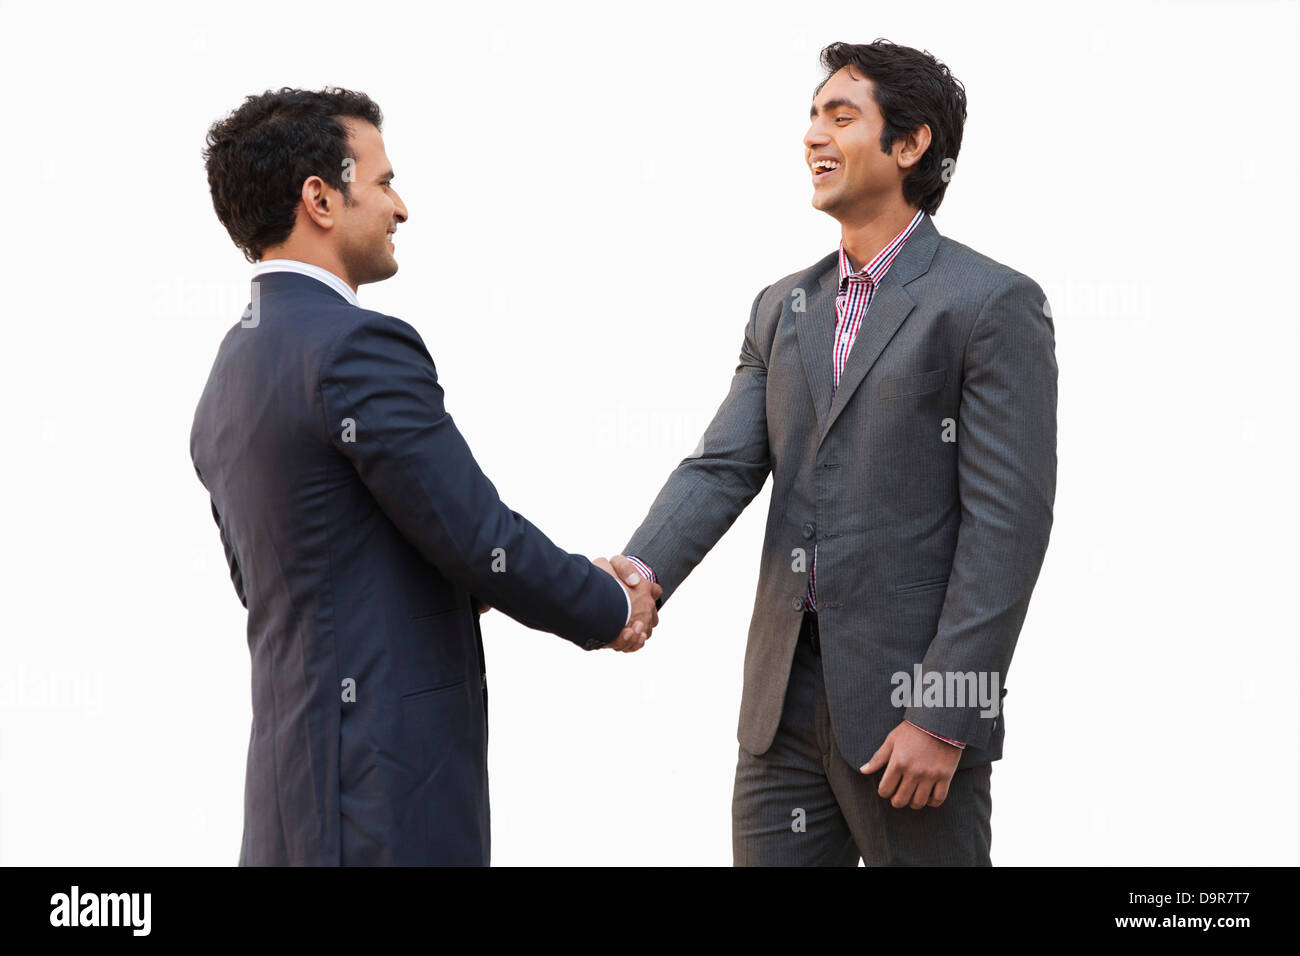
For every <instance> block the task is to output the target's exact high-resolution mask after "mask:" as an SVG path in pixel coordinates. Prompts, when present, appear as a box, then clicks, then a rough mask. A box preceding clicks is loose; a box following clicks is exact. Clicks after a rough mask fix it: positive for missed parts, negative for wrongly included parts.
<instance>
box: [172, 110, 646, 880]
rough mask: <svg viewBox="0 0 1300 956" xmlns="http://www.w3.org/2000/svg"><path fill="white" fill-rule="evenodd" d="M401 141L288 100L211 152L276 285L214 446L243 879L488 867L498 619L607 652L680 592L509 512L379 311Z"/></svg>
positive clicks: (230, 375) (253, 116)
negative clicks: (383, 868) (490, 629)
mask: <svg viewBox="0 0 1300 956" xmlns="http://www.w3.org/2000/svg"><path fill="white" fill-rule="evenodd" d="M382 121H383V118H382V114H381V113H380V110H379V108H378V106H376V105H375V104H374V103H373V102H372V101H371V100H370V99H369V98H368V97H367V96H365V95H364V94H361V93H355V92H352V91H348V90H340V89H327V90H323V91H320V92H308V91H302V90H290V89H282V90H279V91H277V92H270V91H268V92H267V93H264V94H262V95H260V96H250V97H248V98H247V99H246V100H245V102H244V103H243V105H242V106H241V107H240V108H239V109H238V110H236V111H235V112H234V113H232V114H231V115H230V116H229V117H227V118H226V119H224V120H222V121H220V122H218V123H216V124H215V125H214V126H213V127H212V128H211V129H210V130H209V132H208V137H207V148H206V149H205V151H204V159H205V163H206V166H207V175H208V183H209V186H210V188H211V192H212V201H213V205H214V207H215V209H216V212H217V216H218V218H219V219H220V220H221V222H222V224H223V225H224V226H225V227H226V229H227V231H228V232H229V233H230V236H231V238H232V239H233V240H234V242H235V244H236V245H237V246H239V248H240V249H241V250H243V252H244V254H245V256H246V257H247V258H248V259H249V261H251V262H256V263H257V266H256V267H255V269H254V277H253V286H252V298H251V301H250V303H249V307H248V308H247V309H246V310H245V314H244V317H243V318H242V319H241V320H240V322H239V323H238V324H236V325H235V326H234V327H233V328H232V329H231V330H230V331H229V333H228V334H227V335H226V337H225V339H224V341H223V342H222V344H221V347H220V349H219V350H218V352H217V358H216V362H215V363H214V364H213V367H212V373H211V375H210V377H209V379H208V383H207V387H206V388H205V389H204V391H203V396H202V398H201V399H200V401H199V405H198V409H197V411H196V412H195V416H194V427H193V432H192V435H191V441H190V451H191V456H192V458H193V461H194V466H195V469H196V470H197V472H198V475H199V479H200V481H202V482H203V484H204V486H205V487H206V488H207V490H208V492H209V494H210V496H211V503H212V514H213V517H214V518H215V519H216V522H217V526H218V528H219V529H220V532H221V541H222V544H223V545H224V547H225V551H226V556H227V560H228V561H229V564H230V574H231V579H232V581H233V582H234V586H235V591H236V593H237V594H238V595H239V599H240V601H242V602H243V604H244V605H245V607H247V608H248V646H249V651H250V653H251V655H252V685H253V688H252V689H253V725H252V731H251V734H250V738H249V746H248V765H247V776H246V780H245V792H244V835H243V847H242V850H241V853H240V864H241V865H356V864H362V865H365V864H469V865H486V864H487V863H488V861H489V847H490V840H489V813H488V780H487V736H488V721H487V680H486V676H485V673H486V670H485V666H484V660H483V642H482V636H481V633H480V630H479V623H478V613H479V611H480V610H481V609H483V608H484V607H487V606H490V607H496V608H499V609H500V610H501V611H502V612H504V613H505V614H507V615H509V616H510V617H513V618H514V619H516V620H518V621H520V622H521V623H523V624H525V625H527V626H528V627H531V628H536V629H538V630H543V631H549V632H551V633H554V634H558V635H559V636H561V637H563V638H565V639H567V640H570V641H572V642H574V643H575V644H577V645H578V646H580V647H582V648H584V649H588V650H591V649H595V648H599V647H612V648H614V649H615V650H623V651H629V650H635V649H636V648H638V647H640V646H641V643H642V641H643V639H644V637H646V636H648V635H649V633H650V631H651V629H652V628H653V626H654V625H655V624H656V623H657V617H656V614H655V600H656V599H657V598H658V597H659V595H660V594H661V590H660V588H659V587H658V585H656V584H654V583H653V582H649V581H644V580H642V581H638V582H636V583H635V585H634V586H633V587H632V588H630V589H627V588H624V587H623V586H622V584H621V583H620V582H619V580H618V578H617V577H615V576H614V574H613V572H612V569H611V568H610V567H609V564H608V563H607V562H605V561H604V559H599V560H598V561H597V562H595V563H593V562H591V561H588V560H587V559H586V558H584V557H582V556H580V555H576V554H568V553H566V552H565V551H563V550H561V549H560V548H559V547H557V546H556V545H555V544H553V543H552V542H551V541H550V540H549V539H548V538H547V537H546V535H544V534H543V533H542V532H541V531H539V530H538V529H537V528H536V527H534V526H533V525H532V524H530V523H529V522H528V521H527V519H525V518H524V517H522V516H521V515H518V514H516V513H514V512H513V511H511V510H510V509H509V508H507V507H506V506H505V505H504V504H503V503H502V502H501V500H500V498H499V497H498V496H497V492H496V489H495V488H494V487H493V485H492V483H491V482H490V481H489V480H488V479H487V477H486V476H485V475H484V474H483V472H482V471H481V470H480V469H479V467H478V465H477V463H476V462H475V460H474V456H473V455H472V454H471V453H470V449H469V447H468V445H466V443H465V440H464V438H463V437H462V436H461V434H460V432H459V431H458V430H457V428H456V425H455V423H454V422H453V421H452V419H451V416H450V415H448V413H447V411H446V409H445V407H444V401H443V391H442V388H441V387H440V386H439V384H438V376H437V372H436V370H435V368H434V363H433V361H432V359H431V358H430V356H429V353H428V351H427V350H426V349H425V347H424V343H423V342H422V341H421V339H420V336H419V335H418V334H417V333H416V331H415V329H413V328H412V327H411V326H410V325H408V324H407V323H405V322H403V321H401V320H400V319H396V318H393V317H392V316H388V315H383V314H381V313H379V312H372V311H369V310H367V309H363V308H361V307H360V306H359V304H358V302H357V296H356V289H357V287H358V286H360V285H362V284H364V283H368V282H378V281H380V280H383V279H387V278H388V277H389V276H391V275H393V274H394V273H395V272H396V271H397V262H396V260H395V259H394V246H393V241H392V236H393V233H394V231H395V230H396V228H397V226H398V225H399V224H401V223H403V222H405V221H406V219H407V211H406V207H405V206H404V205H403V204H402V201H401V198H400V197H399V196H398V195H397V193H396V191H394V189H393V187H392V180H393V170H392V167H391V165H390V164H389V162H388V158H387V156H386V154H385V151H384V144H383V138H382V136H381V133H380V130H381V126H382ZM625 628H627V631H626V632H625V633H623V636H620V634H621V632H624V631H625ZM633 632H635V633H633Z"/></svg>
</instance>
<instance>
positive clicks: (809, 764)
mask: <svg viewBox="0 0 1300 956" xmlns="http://www.w3.org/2000/svg"><path fill="white" fill-rule="evenodd" d="M804 617H805V621H804V627H803V631H802V633H800V635H799V646H798V649H797V650H796V651H795V655H794V663H793V665H792V669H791V673H790V681H789V685H788V687H787V689H786V692H785V706H784V708H783V710H782V713H781V725H780V727H779V728H778V730H777V733H776V739H775V740H774V741H773V743H772V746H771V747H770V748H769V749H768V751H767V752H766V753H765V754H763V755H762V756H755V755H754V754H751V753H748V752H747V751H746V750H745V749H744V748H743V747H742V748H740V758H739V760H738V762H737V764H736V786H735V791H734V793H733V797H732V804H731V821H732V822H731V828H732V829H731V846H732V855H733V859H734V862H735V865H736V866H857V864H858V860H859V859H861V860H862V861H863V862H865V863H866V865H867V866H887V865H904V866H906V865H914V866H988V865H990V860H989V847H990V845H991V844H992V841H993V831H992V827H991V823H990V817H991V815H992V812H993V802H992V797H991V795H990V790H989V782H990V777H991V773H992V764H987V763H986V764H982V765H980V766H975V767H966V768H962V769H960V770H958V771H957V772H956V773H955V774H954V775H953V778H952V783H951V785H950V787H949V790H948V797H947V799H946V800H944V802H943V804H942V805H941V806H938V807H929V806H927V807H922V808H921V809H920V810H913V809H912V808H911V807H907V806H905V807H903V808H901V809H895V808H894V807H893V806H891V805H890V803H889V801H888V800H887V799H885V798H884V797H882V796H880V794H879V793H877V788H878V787H879V786H880V778H881V775H882V774H883V773H884V768H881V769H880V770H877V771H876V772H875V773H873V774H870V775H865V774H863V773H861V772H859V770H858V768H857V767H854V766H850V765H849V763H848V761H847V760H845V759H844V755H843V754H842V753H840V749H839V747H838V746H837V745H836V742H835V735H834V734H833V733H832V731H831V720H830V713H829V711H828V709H827V705H826V683H825V681H824V680H823V677H822V662H821V655H820V653H819V652H818V651H817V650H816V649H815V648H814V643H813V640H812V638H813V635H814V634H815V631H816V627H815V625H816V618H815V615H811V614H805V615H804ZM902 719H903V718H902V713H901V711H900V713H899V720H900V721H901V720H902Z"/></svg>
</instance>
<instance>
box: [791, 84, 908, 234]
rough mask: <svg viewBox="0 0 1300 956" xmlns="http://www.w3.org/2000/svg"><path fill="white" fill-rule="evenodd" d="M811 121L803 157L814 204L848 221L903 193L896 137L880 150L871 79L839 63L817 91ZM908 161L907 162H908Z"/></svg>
mask: <svg viewBox="0 0 1300 956" xmlns="http://www.w3.org/2000/svg"><path fill="white" fill-rule="evenodd" d="M810 115H811V118H812V124H811V125H810V126H809V127H808V132H807V134H806V135H805V136H804V140H803V144H804V158H805V159H806V160H807V163H808V166H809V168H810V169H811V170H812V182H813V199H812V204H813V206H814V207H815V208H817V209H820V210H821V211H822V212H824V213H826V214H828V215H830V216H833V217H834V218H836V219H838V220H839V221H840V222H842V223H850V222H853V221H856V220H859V219H862V218H864V217H866V216H869V215H870V214H871V213H872V212H873V211H875V210H878V209H880V208H883V207H885V206H887V205H888V204H889V203H890V202H891V201H893V200H894V199H895V198H898V199H901V197H902V185H901V184H902V180H903V174H904V173H905V172H906V169H905V168H900V164H899V153H900V152H901V151H902V150H903V146H904V143H903V141H902V140H899V141H897V142H895V143H894V144H893V147H892V149H891V151H890V152H882V151H881V148H880V133H881V130H883V129H884V125H885V120H884V117H882V116H881V115H880V109H879V108H878V107H877V106H876V99H875V94H874V92H873V87H872V83H871V81H870V80H869V79H867V78H866V77H864V76H862V75H861V74H859V73H857V72H856V71H854V70H853V68H852V67H848V66H846V67H843V68H842V69H840V70H839V71H837V72H836V73H834V74H832V75H831V77H830V78H829V79H828V80H827V81H826V83H825V85H823V86H822V88H821V89H820V90H818V91H817V95H816V96H815V97H814V99H813V104H812V110H811V113H810ZM909 165H910V164H909Z"/></svg>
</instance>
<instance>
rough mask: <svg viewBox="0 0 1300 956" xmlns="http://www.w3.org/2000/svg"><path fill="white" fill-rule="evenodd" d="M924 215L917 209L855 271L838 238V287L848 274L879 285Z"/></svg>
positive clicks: (842, 242)
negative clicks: (906, 222) (878, 250)
mask: <svg viewBox="0 0 1300 956" xmlns="http://www.w3.org/2000/svg"><path fill="white" fill-rule="evenodd" d="M924 217H925V210H924V209H918V210H917V211H916V215H915V216H913V217H912V221H911V222H909V223H908V224H907V225H906V226H904V227H903V230H902V232H900V233H899V234H898V235H896V236H895V237H894V238H893V239H891V240H890V241H889V244H888V245H886V246H885V248H883V249H881V250H880V252H878V253H877V254H876V257H875V258H874V259H872V260H871V261H870V262H868V263H867V264H866V265H865V266H863V267H862V268H861V269H859V270H858V271H857V272H854V271H853V266H852V265H851V264H850V263H849V257H848V253H846V252H845V251H844V240H842V239H841V240H840V288H841V289H842V288H844V280H845V279H847V278H848V277H849V276H854V277H855V278H860V279H869V280H871V284H872V285H876V286H878V285H880V280H881V279H883V278H884V277H885V273H886V272H888V271H889V267H890V266H891V265H893V263H894V259H895V257H896V256H897V255H898V253H899V250H901V249H902V248H903V243H905V242H907V240H908V237H909V236H911V235H912V232H913V230H915V229H916V227H917V226H918V225H919V224H920V222H921V220H922V219H923V218H924Z"/></svg>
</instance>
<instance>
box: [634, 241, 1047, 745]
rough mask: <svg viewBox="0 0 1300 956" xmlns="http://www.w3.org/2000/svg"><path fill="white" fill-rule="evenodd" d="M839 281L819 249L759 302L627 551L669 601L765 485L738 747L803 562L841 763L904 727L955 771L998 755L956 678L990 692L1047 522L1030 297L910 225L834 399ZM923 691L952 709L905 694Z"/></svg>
mask: <svg viewBox="0 0 1300 956" xmlns="http://www.w3.org/2000/svg"><path fill="white" fill-rule="evenodd" d="M838 283H839V271H838V252H836V253H832V254H831V255H829V256H827V257H826V258H824V259H822V260H821V261H820V262H817V263H816V264H815V265H813V266H812V267H811V268H809V269H806V270H804V271H802V272H798V273H795V274H793V275H790V276H786V277H785V278H784V279H781V280H780V281H778V282H775V283H773V284H772V285H770V286H768V287H767V288H766V289H764V290H763V291H762V292H760V293H759V295H758V297H757V299H756V300H755V301H754V305H753V309H752V311H751V314H750V318H749V323H748V325H747V326H746V328H745V338H744V342H743V344H742V346H741V351H740V364H739V365H738V366H737V368H736V372H735V376H734V378H733V379H732V382H731V390H730V392H729V393H728V395H727V397H726V399H725V400H724V401H723V402H722V405H721V407H720V408H719V409H718V412H717V414H716V415H715V416H714V418H713V421H712V423H711V424H710V425H709V427H708V429H707V430H706V431H705V433H704V437H703V438H702V439H701V440H700V443H699V446H698V447H697V448H696V450H695V452H694V453H693V454H692V455H691V456H690V457H688V458H686V459H685V460H684V461H682V462H681V464H679V465H678V466H677V467H676V469H675V470H674V471H673V472H672V474H671V475H670V476H669V478H668V481H667V482H666V483H665V484H664V486H663V489H662V490H661V491H660V492H659V495H658V497H657V498H656V499H655V502H654V504H653V505H652V506H651V508H650V512H649V514H648V515H647V516H646V518H645V520H644V521H643V522H642V524H641V526H640V528H638V529H637V531H636V532H635V534H633V535H632V538H631V540H630V541H629V542H628V544H627V547H626V548H625V549H624V551H625V553H627V554H630V555H635V556H637V557H638V558H639V559H640V560H642V561H644V562H645V563H646V564H648V565H649V566H650V567H651V568H652V569H653V570H654V571H655V575H656V577H657V578H658V581H659V583H660V584H661V585H662V587H663V597H662V598H661V602H662V603H666V602H667V601H668V600H669V598H670V597H671V596H672V594H673V592H674V591H676V589H677V587H678V585H680V584H681V583H682V581H683V580H684V579H685V578H686V576H687V575H688V574H689V573H690V572H691V570H692V569H693V568H694V567H695V566H696V565H697V564H698V563H699V562H700V561H701V560H702V559H703V557H704V555H705V554H707V553H708V551H709V549H710V548H712V547H713V545H714V544H715V543H716V542H717V541H718V539H719V538H721V537H722V535H723V534H724V533H725V532H726V530H727V529H728V528H729V527H730V526H731V524H732V523H733V522H734V521H735V519H736V517H737V515H739V514H740V512H741V510H742V509H743V508H744V507H745V506H746V505H747V504H748V503H749V502H750V501H751V500H752V499H753V497H754V496H755V495H756V494H757V493H758V492H759V490H760V489H761V488H762V487H763V484H764V483H765V482H766V480H767V476H768V474H769V472H770V473H771V475H772V478H773V489H772V500H771V508H770V510H769V512H768V518H767V530H766V536H765V540H764V543H763V555H762V561H761V566H760V571H759V581H758V593H757V596H756V598H755V600H754V611H753V618H752V620H751V622H750V627H749V643H748V647H747V649H746V653H745V684H744V692H743V695H742V700H741V707H740V726H739V734H738V736H739V740H740V743H741V745H742V746H743V747H744V748H745V749H746V750H748V751H749V752H751V753H754V754H762V753H764V752H765V751H766V750H767V749H768V747H770V746H771V744H772V740H773V737H774V735H775V733H776V729H777V725H778V724H779V722H780V719H781V709H782V705H783V702H784V699H785V689H786V681H787V678H788V677H789V673H790V664H791V660H792V658H793V655H794V649H795V646H796V643H797V639H798V634H799V629H800V623H801V618H802V612H803V609H804V594H805V591H806V586H807V579H808V568H809V566H810V565H811V564H812V560H813V549H814V547H815V548H816V561H817V565H816V568H817V601H818V612H819V613H818V621H819V625H820V631H821V643H822V658H823V665H824V672H825V675H826V693H827V699H828V702H829V707H830V716H831V723H832V726H833V728H834V732H835V735H836V741H837V742H838V744H839V746H840V749H841V751H842V752H843V753H844V755H845V757H846V759H847V760H848V761H849V762H850V763H852V764H853V765H854V766H855V767H856V766H860V765H861V764H863V763H865V762H866V761H867V760H868V759H869V758H870V757H871V756H872V754H873V753H875V751H876V750H877V749H878V748H879V747H880V745H881V744H882V743H883V742H884V739H885V737H886V735H888V733H889V732H890V731H891V730H892V729H893V728H894V727H896V726H897V725H898V724H899V722H900V721H902V720H904V719H908V720H911V721H913V722H914V723H916V724H918V725H919V726H921V727H924V728H926V729H928V730H931V731H933V732H934V733H937V734H941V735H943V736H945V737H950V738H952V739H955V740H959V741H963V742H965V743H966V744H967V746H966V749H965V750H964V751H963V754H962V758H961V763H960V765H959V766H971V765H976V764H980V763H986V762H988V761H991V760H996V759H998V758H999V757H1000V756H1001V755H1002V739H1003V734H1004V732H1005V721H1004V719H1003V716H1002V712H1001V708H999V712H998V713H997V714H996V715H991V714H989V713H988V711H989V710H990V708H988V707H985V706H983V705H981V704H980V703H979V701H978V700H977V699H976V698H978V696H979V695H978V694H977V693H976V685H975V684H973V683H972V680H975V681H978V680H980V679H984V680H985V681H986V682H987V683H986V685H985V686H986V688H990V689H991V688H997V689H998V694H999V697H1000V696H1001V695H1002V694H1005V678H1006V672H1007V668H1008V666H1009V664H1010V662H1011V655H1012V652H1013V651H1014V649H1015V646H1016V640H1017V638H1018V637H1019V634H1020V628H1021V624H1022V623H1023V621H1024V617H1025V612H1026V611H1027V609H1028V606H1029V597H1030V594H1031V593H1032V591H1033V588H1034V584H1035V582H1036V581H1037V579H1038V572H1039V569H1040V567H1041V566H1042V561H1043V556H1044V553H1045V552H1046V549H1047V541H1048V536H1049V533H1050V530H1051V525H1052V506H1053V501H1054V498H1055V492H1056V379H1057V367H1056V358H1055V334H1054V330H1053V326H1052V320H1051V317H1050V314H1049V310H1048V309H1047V308H1046V300H1045V297H1044V295H1043V292H1042V289H1040V288H1039V286H1038V285H1037V283H1035V282H1034V281H1033V280H1031V279H1029V278H1027V277H1026V276H1024V275H1022V274H1020V273H1018V272H1016V271H1014V270H1013V269H1010V268H1008V267H1006V266H1004V265H1001V264H999V263H997V262H995V261H993V260H992V259H989V258H988V257H986V256H983V255H980V254H979V253H977V252H975V251H974V250H972V249H970V248H968V247H967V246H964V245H962V244H961V243H958V242H954V241H953V240H951V239H948V238H946V237H944V236H941V235H939V233H938V231H937V230H936V229H935V227H934V224H933V223H932V222H931V220H930V217H929V216H925V217H923V219H922V220H921V222H920V223H919V224H918V225H917V227H916V229H915V231H914V232H913V234H912V235H911V236H910V237H909V239H908V241H907V243H906V244H905V245H904V246H903V248H902V250H901V252H899V254H898V257H897V258H896V259H895V260H894V262H893V265H892V266H891V267H890V269H889V271H888V272H887V273H886V275H885V277H884V279H883V280H882V282H881V284H880V287H879V289H878V290H877V291H876V293H875V296H874V298H873V300H872V302H871V306H870V308H869V309H868V311H867V314H866V317H865V319H864V320H863V324H862V328H861V331H860V332H859V333H858V336H857V339H856V341H855V342H854V345H853V349H852V351H851V352H850V353H849V357H848V361H847V364H846V366H845V368H844V372H843V375H842V377H841V380H840V385H839V388H838V389H837V390H835V392H834V396H833V397H832V364H831V363H832V348H831V345H832V339H833V338H834V334H835V296H836V292H837V290H838ZM685 624H687V622H681V623H679V624H678V625H676V627H679V628H680V627H682V626H683V625H685ZM917 665H920V668H921V671H920V674H922V675H924V676H923V679H922V682H921V684H920V685H916V684H915V682H914V681H912V680H910V679H913V678H915V677H916V676H917V675H918V671H917V669H916V668H917ZM931 672H936V673H937V675H938V677H937V678H936V677H933V676H930V675H931ZM904 674H905V675H907V676H908V678H909V681H904V680H902V679H901V678H900V677H899V676H898V675H904ZM981 674H982V675H983V677H982V678H981V677H980V675H981ZM936 679H938V680H941V681H942V682H943V684H942V685H941V686H943V687H945V688H946V689H947V690H948V691H949V693H948V695H947V696H941V695H935V694H931V695H929V696H925V695H922V694H920V693H917V694H916V695H914V696H913V697H911V698H910V699H908V698H906V697H905V696H904V691H905V690H906V689H908V688H909V684H910V687H911V688H912V689H917V690H919V689H920V688H922V687H927V686H929V687H931V688H932V689H933V686H934V685H933V683H932V682H933V681H934V680H936ZM963 692H964V693H965V699H964V700H963V699H962V697H961V694H962V693H963Z"/></svg>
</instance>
